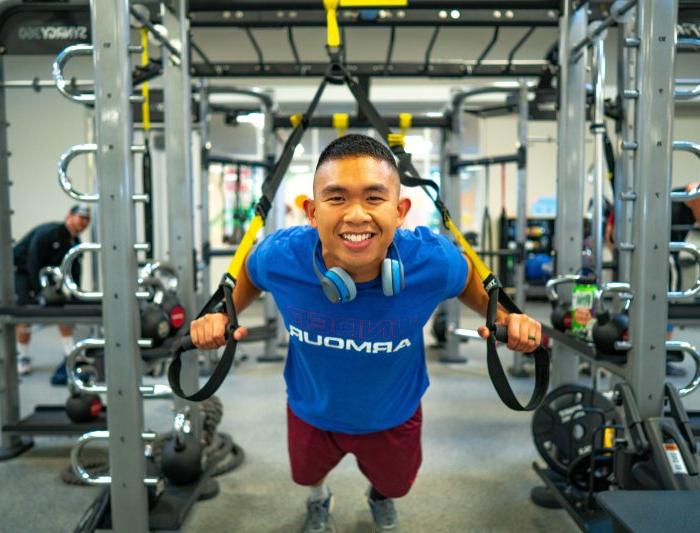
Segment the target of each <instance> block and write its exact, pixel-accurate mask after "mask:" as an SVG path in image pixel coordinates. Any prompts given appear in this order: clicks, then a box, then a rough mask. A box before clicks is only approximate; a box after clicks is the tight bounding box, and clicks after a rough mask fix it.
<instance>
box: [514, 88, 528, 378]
mask: <svg viewBox="0 0 700 533" xmlns="http://www.w3.org/2000/svg"><path fill="white" fill-rule="evenodd" d="M528 106H529V104H528V89H527V82H526V81H525V80H524V79H521V80H520V91H519V92H518V146H517V149H518V153H519V154H521V155H522V160H520V161H518V182H517V198H518V199H517V202H518V206H517V210H516V213H517V218H516V225H515V230H516V237H515V240H516V242H517V243H518V245H520V246H522V248H521V250H520V252H521V256H520V261H518V264H517V266H516V268H515V286H516V287H517V290H516V293H515V305H517V306H518V307H519V308H520V309H521V310H522V311H524V310H525V297H526V295H527V284H526V281H525V258H526V254H527V250H526V249H525V242H526V240H527V235H526V231H527V121H528V117H529V107H528ZM509 372H510V373H511V374H512V375H513V376H519V377H525V376H527V375H528V372H527V371H526V370H525V366H524V363H523V354H521V353H518V352H513V366H512V367H510V369H509Z"/></svg>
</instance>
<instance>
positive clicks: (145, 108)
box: [141, 27, 151, 131]
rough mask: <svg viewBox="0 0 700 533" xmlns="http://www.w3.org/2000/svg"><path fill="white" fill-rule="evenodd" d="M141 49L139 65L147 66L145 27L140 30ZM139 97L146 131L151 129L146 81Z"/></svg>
mask: <svg viewBox="0 0 700 533" xmlns="http://www.w3.org/2000/svg"><path fill="white" fill-rule="evenodd" d="M141 48H142V51H141V65H148V61H149V59H148V29H147V28H146V27H143V28H141ZM141 95H142V96H143V103H142V104H141V115H142V117H141V122H142V123H143V129H144V130H145V131H148V130H150V129H151V102H150V91H149V87H148V82H147V81H144V82H143V83H142V84H141Z"/></svg>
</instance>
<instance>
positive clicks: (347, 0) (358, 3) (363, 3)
mask: <svg viewBox="0 0 700 533" xmlns="http://www.w3.org/2000/svg"><path fill="white" fill-rule="evenodd" d="M407 5H408V0H384V1H383V2H378V1H377V0H374V1H372V0H340V7H377V6H382V7H406V6H407Z"/></svg>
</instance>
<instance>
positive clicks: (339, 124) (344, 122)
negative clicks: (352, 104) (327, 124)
mask: <svg viewBox="0 0 700 533" xmlns="http://www.w3.org/2000/svg"><path fill="white" fill-rule="evenodd" d="M349 125H350V117H349V116H348V114H347V113H333V127H334V128H335V129H336V130H338V137H342V136H343V135H345V130H347V129H348V126H349Z"/></svg>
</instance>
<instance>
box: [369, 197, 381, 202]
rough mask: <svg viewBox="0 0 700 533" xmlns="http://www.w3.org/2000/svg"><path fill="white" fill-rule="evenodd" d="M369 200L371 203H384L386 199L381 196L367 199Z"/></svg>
mask: <svg viewBox="0 0 700 533" xmlns="http://www.w3.org/2000/svg"><path fill="white" fill-rule="evenodd" d="M367 200H369V201H370V202H383V201H384V198H382V197H381V196H370V197H369V198H367Z"/></svg>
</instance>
